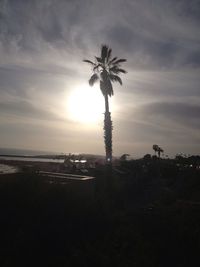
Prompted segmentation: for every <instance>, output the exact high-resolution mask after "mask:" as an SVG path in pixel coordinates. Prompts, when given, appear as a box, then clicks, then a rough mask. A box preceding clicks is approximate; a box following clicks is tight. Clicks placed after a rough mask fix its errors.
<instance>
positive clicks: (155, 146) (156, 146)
mask: <svg viewBox="0 0 200 267" xmlns="http://www.w3.org/2000/svg"><path fill="white" fill-rule="evenodd" d="M152 148H153V150H154V151H155V155H156V152H158V148H159V146H158V145H153V147H152Z"/></svg>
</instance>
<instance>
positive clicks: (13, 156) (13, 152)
mask: <svg viewBox="0 0 200 267" xmlns="http://www.w3.org/2000/svg"><path fill="white" fill-rule="evenodd" d="M59 154H61V153H56V152H49V151H41V150H40V151H39V150H25V149H15V148H13V149H11V148H0V159H3V160H9V161H13V160H17V161H34V162H56V163H63V162H64V159H53V157H52V158H37V157H35V156H41V155H52V156H54V155H59ZM6 155H9V157H6ZM17 156H20V157H17ZM23 156H29V157H28V158H26V157H23ZM31 156H34V158H32V157H31Z"/></svg>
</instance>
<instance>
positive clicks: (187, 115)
mask: <svg viewBox="0 0 200 267" xmlns="http://www.w3.org/2000/svg"><path fill="white" fill-rule="evenodd" d="M142 113H143V115H144V114H145V116H146V117H147V118H154V119H155V120H156V117H157V116H158V117H161V118H163V120H162V121H163V124H164V123H165V122H166V119H168V120H172V121H174V122H175V123H176V124H177V126H178V125H180V124H182V125H185V126H186V127H188V126H189V127H192V128H196V129H199V130H200V121H199V117H200V105H195V104H193V105H192V104H188V103H179V102H176V103H173V102H172V103H167V102H161V103H152V104H148V105H145V107H143V111H142Z"/></svg>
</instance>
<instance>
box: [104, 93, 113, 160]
mask: <svg viewBox="0 0 200 267" xmlns="http://www.w3.org/2000/svg"><path fill="white" fill-rule="evenodd" d="M104 116H105V117H104V142H105V150H106V163H108V164H111V163H112V129H113V126H112V121H111V113H110V112H109V103H108V95H105V114H104Z"/></svg>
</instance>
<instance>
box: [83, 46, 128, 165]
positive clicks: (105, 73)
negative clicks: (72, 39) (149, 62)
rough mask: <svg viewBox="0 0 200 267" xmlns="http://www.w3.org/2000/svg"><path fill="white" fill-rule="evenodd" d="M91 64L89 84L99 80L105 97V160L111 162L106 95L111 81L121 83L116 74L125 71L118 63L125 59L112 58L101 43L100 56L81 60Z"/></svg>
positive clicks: (110, 134) (109, 124) (110, 91)
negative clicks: (91, 71) (91, 73)
mask: <svg viewBox="0 0 200 267" xmlns="http://www.w3.org/2000/svg"><path fill="white" fill-rule="evenodd" d="M83 61H84V62H86V63H89V64H90V65H91V66H92V70H93V75H92V76H91V77H90V79H89V85H90V86H93V85H94V84H95V83H96V82H97V81H100V89H101V92H102V94H103V96H104V99H105V114H104V115H105V118H104V141H105V149H106V162H107V163H111V162H112V129H113V126H112V121H111V114H110V111H109V101H108V97H109V96H110V97H111V96H112V95H113V94H114V92H113V86H112V82H118V83H120V84H121V85H122V80H121V78H120V77H119V76H118V75H119V74H120V73H126V71H125V70H124V69H122V68H121V66H120V64H121V63H122V62H125V61H126V59H118V58H117V57H114V58H112V49H111V48H109V47H108V46H107V45H102V47H101V56H100V57H95V61H94V62H92V61H90V60H87V59H85V60H83Z"/></svg>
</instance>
